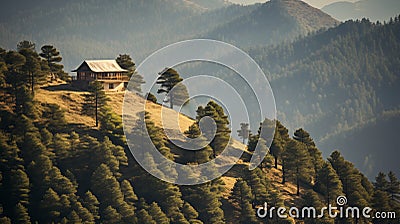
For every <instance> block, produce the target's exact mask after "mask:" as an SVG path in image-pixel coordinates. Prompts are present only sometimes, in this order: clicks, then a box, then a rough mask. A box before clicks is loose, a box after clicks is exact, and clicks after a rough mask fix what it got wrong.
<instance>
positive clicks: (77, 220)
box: [68, 210, 82, 224]
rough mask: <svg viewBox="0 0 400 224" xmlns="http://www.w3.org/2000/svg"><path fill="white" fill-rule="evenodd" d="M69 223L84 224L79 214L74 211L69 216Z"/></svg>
mask: <svg viewBox="0 0 400 224" xmlns="http://www.w3.org/2000/svg"><path fill="white" fill-rule="evenodd" d="M68 223H69V224H79V223H82V219H81V218H80V217H79V215H78V213H77V212H76V211H74V210H72V211H71V213H69V215H68Z"/></svg>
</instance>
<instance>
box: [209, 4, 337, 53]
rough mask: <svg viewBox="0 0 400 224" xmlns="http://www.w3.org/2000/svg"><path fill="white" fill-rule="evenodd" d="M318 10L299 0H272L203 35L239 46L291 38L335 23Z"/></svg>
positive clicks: (335, 23)
mask: <svg viewBox="0 0 400 224" xmlns="http://www.w3.org/2000/svg"><path fill="white" fill-rule="evenodd" d="M337 24H338V22H337V21H336V20H335V19H333V18H332V17H331V16H329V15H327V14H325V13H324V12H322V11H321V10H319V9H316V8H314V7H311V6H310V5H308V4H307V3H305V2H303V1H300V0H272V1H269V2H266V3H263V4H260V6H259V7H258V8H257V9H255V10H254V11H253V12H251V13H250V14H247V15H243V16H242V17H239V18H237V19H236V20H233V21H231V22H229V23H226V24H224V25H222V26H219V27H217V28H215V29H214V30H213V31H211V32H209V33H208V34H206V35H205V37H208V38H214V39H219V40H224V41H227V42H230V43H233V44H237V45H239V46H241V47H249V46H255V45H266V44H267V45H269V44H274V43H277V42H281V41H290V40H293V39H294V38H296V37H298V36H299V35H306V34H308V33H309V32H312V31H316V30H319V29H322V28H329V27H333V26H335V25H337Z"/></svg>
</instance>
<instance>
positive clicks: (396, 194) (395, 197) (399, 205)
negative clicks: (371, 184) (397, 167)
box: [387, 171, 400, 211]
mask: <svg viewBox="0 0 400 224" xmlns="http://www.w3.org/2000/svg"><path fill="white" fill-rule="evenodd" d="M388 178H389V183H388V189H387V192H388V193H389V196H390V203H389V204H390V206H391V207H393V208H395V209H396V210H397V211H400V181H399V180H398V179H397V177H396V174H394V173H393V172H392V171H390V172H389V173H388Z"/></svg>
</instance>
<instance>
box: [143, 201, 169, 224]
mask: <svg viewBox="0 0 400 224" xmlns="http://www.w3.org/2000/svg"><path fill="white" fill-rule="evenodd" d="M148 212H149V215H150V216H151V217H152V218H153V219H154V221H156V223H157V224H169V218H168V217H167V215H165V213H164V212H163V211H162V210H161V208H160V206H158V204H157V203H156V202H153V203H151V204H150V206H149V208H148Z"/></svg>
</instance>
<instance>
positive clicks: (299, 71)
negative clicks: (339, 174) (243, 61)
mask: <svg viewBox="0 0 400 224" xmlns="http://www.w3.org/2000/svg"><path fill="white" fill-rule="evenodd" d="M399 31H400V21H399V18H398V17H397V18H396V19H394V20H393V22H390V23H387V24H375V23H371V22H369V21H368V20H362V21H348V22H346V23H343V24H341V25H339V26H338V27H336V28H333V29H329V30H327V31H325V32H319V33H317V34H315V35H311V36H309V37H306V38H304V39H300V40H298V41H296V42H294V43H291V44H281V45H279V46H277V47H270V48H257V49H253V50H250V54H251V56H252V57H254V58H255V59H256V60H257V62H258V63H259V64H260V65H261V67H262V68H263V69H264V70H265V71H268V72H270V80H271V86H272V89H273V90H274V94H275V97H276V101H277V109H278V111H280V118H281V119H282V120H283V121H284V122H285V123H287V124H288V125H289V126H290V127H306V128H307V129H309V130H311V131H312V132H313V133H315V135H314V137H315V139H316V140H317V142H318V145H319V146H320V147H321V148H322V149H323V150H324V151H325V152H326V153H329V152H331V151H332V150H333V149H335V148H336V147H338V146H337V145H336V144H334V142H338V141H341V139H343V138H342V137H343V136H345V135H346V133H348V132H351V131H355V130H358V129H360V128H361V129H362V128H363V127H364V126H365V125H367V124H369V123H374V122H377V123H379V121H381V120H382V119H383V117H384V116H385V113H386V112H388V111H394V112H393V113H391V114H394V115H393V116H395V117H396V118H397V119H398V116H397V115H396V114H397V112H396V111H397V110H398V109H399V105H400V102H399V100H398V97H397V96H398V95H399V94H400V92H399V85H400V83H399V70H400V61H399V60H400V59H399V57H398V52H399V51H400V45H399V43H400V32H399ZM389 130H391V129H390V128H389V129H388V132H387V133H388V134H389V133H390V131H389ZM341 136H342V137H341ZM377 140H378V141H380V140H379V138H377ZM324 142H327V143H328V142H329V144H324ZM342 145H343V147H344V148H341V149H342V150H343V151H344V152H345V153H346V155H348V156H350V157H351V158H356V157H357V156H358V157H361V158H360V159H358V160H362V161H363V160H364V159H365V157H366V156H367V155H369V154H372V155H376V153H374V151H376V148H374V147H371V145H369V144H363V142H362V141H359V142H358V144H357V148H349V147H348V146H346V144H345V143H344V144H342ZM361 149H362V150H361ZM381 150H384V151H385V154H387V158H390V157H391V156H392V155H393V153H394V152H395V151H396V150H397V147H396V145H395V143H394V142H393V144H392V143H390V142H385V149H381ZM381 152H382V151H381ZM381 152H380V153H381ZM357 165H358V166H359V167H362V164H360V163H358V164H357ZM380 166H381V167H385V165H380Z"/></svg>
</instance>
